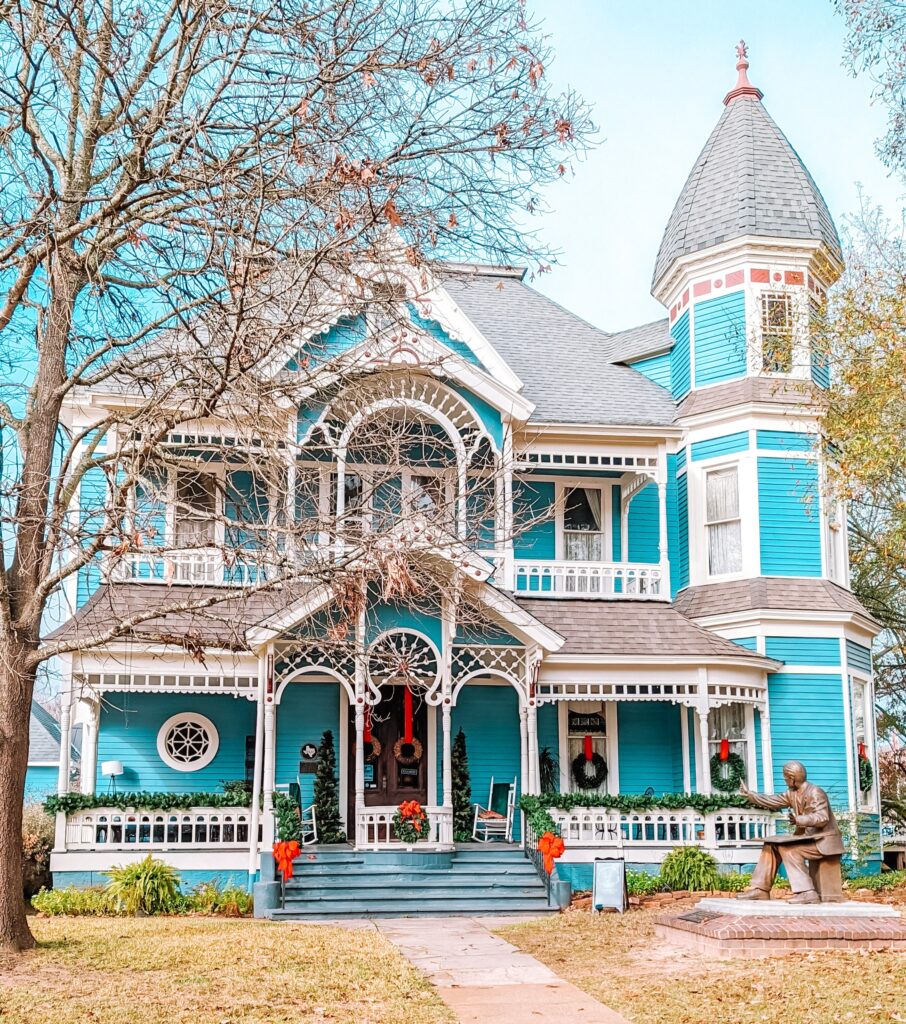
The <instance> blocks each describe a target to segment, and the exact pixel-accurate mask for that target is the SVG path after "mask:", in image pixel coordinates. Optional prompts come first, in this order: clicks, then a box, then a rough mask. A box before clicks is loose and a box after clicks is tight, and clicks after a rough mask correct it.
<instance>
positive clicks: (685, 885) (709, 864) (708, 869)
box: [661, 846, 720, 892]
mask: <svg viewBox="0 0 906 1024" xmlns="http://www.w3.org/2000/svg"><path fill="white" fill-rule="evenodd" d="M661 881H662V882H663V883H664V885H665V886H666V887H667V888H668V889H670V890H672V891H673V892H676V891H677V890H682V889H689V890H691V891H693V892H700V891H701V890H703V889H716V888H717V887H718V885H719V884H720V875H719V874H718V871H717V861H716V860H715V859H714V858H713V857H712V856H711V854H710V853H706V852H705V851H704V850H702V849H700V848H699V847H697V846H677V847H675V848H674V849H673V850H671V851H670V853H668V854H667V856H666V857H665V858H664V863H663V864H661Z"/></svg>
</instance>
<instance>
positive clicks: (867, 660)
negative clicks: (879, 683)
mask: <svg viewBox="0 0 906 1024" xmlns="http://www.w3.org/2000/svg"><path fill="white" fill-rule="evenodd" d="M846 660H847V661H848V662H849V667H850V668H860V669H862V671H863V672H871V650H870V649H869V648H868V647H863V646H862V645H861V644H857V643H855V641H853V640H847V641H846Z"/></svg>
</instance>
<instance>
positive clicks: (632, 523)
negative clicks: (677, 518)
mask: <svg viewBox="0 0 906 1024" xmlns="http://www.w3.org/2000/svg"><path fill="white" fill-rule="evenodd" d="M659 524H660V512H659V510H658V494H657V484H653V483H652V484H648V486H647V487H644V488H643V489H642V490H641V491H639V493H638V494H637V495H636V496H635V497H634V498H633V499H632V501H631V502H630V503H629V561H630V562H657V561H658V559H659V558H660V548H661V544H660V525H659ZM668 543H669V542H668Z"/></svg>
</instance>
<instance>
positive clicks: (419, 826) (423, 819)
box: [393, 800, 431, 846]
mask: <svg viewBox="0 0 906 1024" xmlns="http://www.w3.org/2000/svg"><path fill="white" fill-rule="evenodd" d="M393 831H394V833H395V834H396V838H397V839H399V841H400V842H401V843H405V844H406V845H407V846H411V845H412V844H413V843H417V842H418V841H419V840H420V839H428V838H429V837H430V832H431V822H430V821H429V820H428V815H427V812H426V811H425V809H424V807H422V805H421V804H420V803H419V802H418V800H404V801H403V802H402V803H401V804H400V805H399V807H398V808H397V811H396V814H394V815H393Z"/></svg>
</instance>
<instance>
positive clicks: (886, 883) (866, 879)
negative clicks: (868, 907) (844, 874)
mask: <svg viewBox="0 0 906 1024" xmlns="http://www.w3.org/2000/svg"><path fill="white" fill-rule="evenodd" d="M846 887H847V889H873V890H874V891H875V892H878V891H881V890H884V889H901V888H906V871H885V872H883V873H882V874H880V875H861V876H860V877H859V878H851V879H850V880H849V881H848V882H847V883H846Z"/></svg>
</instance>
